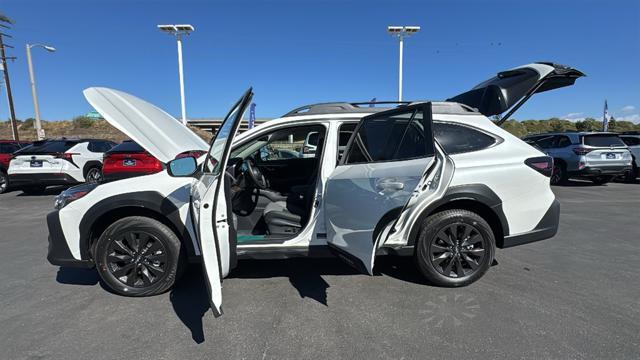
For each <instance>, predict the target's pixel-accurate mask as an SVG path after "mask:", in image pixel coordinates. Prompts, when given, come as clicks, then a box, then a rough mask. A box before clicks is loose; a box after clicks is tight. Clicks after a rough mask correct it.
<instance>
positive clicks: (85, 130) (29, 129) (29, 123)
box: [0, 116, 640, 142]
mask: <svg viewBox="0 0 640 360" xmlns="http://www.w3.org/2000/svg"><path fill="white" fill-rule="evenodd" d="M42 127H43V128H44V130H45V133H46V135H47V137H49V138H56V137H63V136H64V137H90V138H100V139H108V140H113V141H116V142H121V141H122V140H126V139H128V138H127V136H126V135H124V134H123V133H121V132H120V131H118V130H117V129H116V128H114V127H113V126H111V125H109V123H108V122H106V121H105V120H101V119H92V118H88V117H84V116H80V117H76V118H74V119H73V120H65V121H43V122H42ZM502 127H503V128H504V129H505V130H507V131H508V132H510V133H512V134H514V135H516V136H518V137H522V136H525V135H527V134H537V133H544V132H550V131H576V130H579V131H599V130H600V129H601V128H602V122H601V121H599V120H596V119H592V118H587V119H585V120H583V121H576V122H572V121H569V120H561V119H557V118H553V119H548V120H524V121H516V120H509V121H507V122H505V123H504V124H503V125H502ZM191 129H192V130H193V131H194V132H195V133H196V134H198V135H200V137H202V138H203V139H204V140H206V141H207V142H209V140H211V137H212V134H211V133H209V132H208V131H204V130H202V129H200V128H195V127H191ZM609 130H610V131H633V130H635V131H640V124H634V123H632V122H629V121H616V120H615V119H611V121H610V122H609ZM18 133H19V134H20V139H21V140H35V136H36V132H35V129H34V120H33V119H27V120H24V121H19V122H18ZM11 138H12V136H11V126H10V123H9V121H4V122H0V139H11Z"/></svg>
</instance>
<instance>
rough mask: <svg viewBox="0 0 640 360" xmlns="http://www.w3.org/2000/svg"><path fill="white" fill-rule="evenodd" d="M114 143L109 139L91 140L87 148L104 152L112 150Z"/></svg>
mask: <svg viewBox="0 0 640 360" xmlns="http://www.w3.org/2000/svg"><path fill="white" fill-rule="evenodd" d="M113 145H114V144H113V143H112V142H109V141H91V142H90V143H89V145H88V146H87V149H89V151H92V152H98V153H103V152H107V151H109V150H111V148H112V147H113Z"/></svg>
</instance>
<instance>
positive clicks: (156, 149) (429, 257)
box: [47, 64, 582, 315]
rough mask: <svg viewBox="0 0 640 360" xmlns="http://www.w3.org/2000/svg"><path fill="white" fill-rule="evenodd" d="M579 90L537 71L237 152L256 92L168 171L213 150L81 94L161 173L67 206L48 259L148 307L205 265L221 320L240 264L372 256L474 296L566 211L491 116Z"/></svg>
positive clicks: (255, 139) (130, 110)
mask: <svg viewBox="0 0 640 360" xmlns="http://www.w3.org/2000/svg"><path fill="white" fill-rule="evenodd" d="M580 76H582V73H580V72H578V71H576V70H573V69H569V68H566V67H562V66H558V65H554V64H530V65H526V66H523V67H519V68H516V69H513V70H509V71H506V72H502V73H499V74H498V76H496V77H494V78H492V79H490V80H488V81H487V82H484V83H482V85H481V86H480V87H476V88H474V89H473V90H471V91H470V92H467V93H464V94H462V95H459V96H457V97H456V98H455V99H456V100H455V101H445V102H415V103H410V104H402V105H401V106H398V107H396V108H392V109H386V110H385V109H376V108H369V107H367V108H364V107H359V106H355V105H353V104H349V103H335V104H320V105H311V106H307V107H305V109H304V111H294V112H290V113H288V114H286V115H285V116H283V117H282V118H279V119H275V120H271V121H268V122H266V123H264V124H262V125H260V126H258V127H256V128H254V129H252V130H250V131H247V132H245V133H243V134H241V135H239V136H237V137H236V136H235V135H236V131H237V129H238V127H239V125H240V122H241V119H242V116H243V113H244V111H245V109H246V107H247V106H248V105H249V103H250V102H251V99H252V96H253V93H252V92H251V90H249V91H247V92H246V93H245V94H244V96H242V98H241V99H240V100H239V101H238V102H237V103H236V104H235V105H234V106H233V108H232V109H231V111H230V112H229V113H228V115H227V116H226V118H225V120H224V122H223V123H222V125H221V126H220V128H219V130H218V132H217V135H216V137H215V139H214V140H213V141H212V144H211V146H210V147H209V152H208V154H207V155H206V156H202V157H201V158H199V159H197V160H196V159H194V158H190V157H181V158H177V159H176V156H177V155H179V154H180V153H183V152H186V151H190V150H201V149H205V148H206V147H207V145H206V144H205V143H204V142H203V141H202V140H201V139H200V138H199V137H197V136H196V135H195V134H194V133H192V132H191V131H189V130H188V129H187V128H186V127H183V126H182V125H181V124H180V123H179V122H177V121H176V120H175V118H173V117H172V116H170V115H168V114H167V113H165V112H164V111H162V110H160V109H158V108H157V107H155V106H153V105H151V104H149V103H146V102H144V101H143V100H140V99H138V98H136V97H134V96H131V95H128V94H125V93H122V92H119V91H116V90H110V89H106V88H90V89H87V90H85V96H86V97H87V99H88V101H89V102H90V103H91V105H93V107H94V108H95V109H96V110H98V111H99V112H100V113H101V114H103V115H104V116H105V118H106V119H107V120H108V121H109V122H110V123H111V124H113V125H114V126H116V127H117V128H118V129H120V130H121V131H123V132H125V133H126V134H127V135H128V136H130V137H131V138H132V139H133V140H134V141H136V142H137V143H138V144H140V145H141V146H143V147H144V148H145V149H146V150H147V151H149V152H150V153H151V154H152V155H153V156H155V157H156V158H157V159H159V160H160V161H162V162H163V163H166V164H167V169H166V170H165V171H163V172H161V173H157V174H153V175H148V176H142V177H138V178H132V179H125V180H121V181H115V182H112V183H108V184H102V185H99V186H95V185H92V186H88V185H83V186H80V187H77V188H72V189H70V190H68V191H66V192H64V193H63V194H61V195H60V196H59V198H58V199H57V201H56V208H57V210H56V211H54V212H52V213H50V214H49V215H48V218H47V221H48V226H49V232H50V236H49V242H50V245H49V255H48V259H49V261H50V262H51V263H52V264H56V265H67V266H93V265H95V266H96V267H97V269H98V272H99V274H100V276H101V278H102V279H103V280H104V283H105V284H106V285H107V286H108V287H109V288H111V289H112V290H113V291H115V292H116V293H119V294H124V295H130V296H144V295H152V294H157V293H160V292H163V291H166V290H167V289H169V288H170V287H171V286H172V285H173V284H174V282H175V280H176V278H177V277H178V276H179V274H180V270H181V269H182V268H183V266H182V265H183V264H184V262H185V260H187V259H189V258H198V257H201V261H202V264H203V266H204V269H205V275H206V279H207V285H208V289H209V290H210V294H209V295H210V300H211V306H212V309H213V311H214V313H215V314H217V315H219V314H221V304H222V294H221V291H222V288H221V282H222V279H223V278H224V277H225V276H227V274H229V272H230V270H231V269H233V268H234V267H235V266H236V264H237V262H236V259H237V258H238V257H248V258H260V259H264V258H285V257H292V256H325V255H328V254H333V255H335V256H338V257H340V258H342V259H343V260H344V261H346V262H347V263H349V264H350V265H352V266H354V267H355V268H357V269H360V270H361V271H363V272H365V273H368V274H372V271H373V267H374V264H375V258H376V256H377V255H380V254H397V255H403V256H413V257H414V258H415V260H416V261H417V264H418V267H419V270H420V271H421V273H422V274H423V275H424V276H425V277H426V278H427V279H428V280H429V281H431V282H432V283H434V284H437V285H442V286H463V285H467V284H470V283H472V282H474V281H476V280H477V279H479V278H480V277H481V276H482V275H483V274H484V273H485V272H486V271H487V270H488V268H489V267H490V265H491V264H492V262H493V259H494V256H495V248H496V247H498V248H507V247H510V246H515V245H520V244H525V243H529V242H533V241H538V240H542V239H547V238H550V237H552V236H554V235H555V233H556V231H557V228H558V220H559V211H560V208H559V204H558V202H557V201H556V200H555V197H554V194H553V193H552V192H551V189H550V185H549V176H550V175H551V171H552V168H553V163H552V159H551V158H549V157H547V156H544V154H542V153H541V152H540V151H538V150H536V149H534V148H532V147H531V146H529V145H527V144H526V143H525V142H523V141H521V140H520V139H518V138H517V137H515V136H513V135H511V134H509V133H508V132H506V131H504V130H502V129H501V128H500V127H498V126H496V124H495V123H493V122H492V121H491V120H489V119H488V118H487V116H492V115H496V114H500V113H503V112H505V111H506V110H507V109H509V108H512V107H518V106H520V105H521V104H522V102H524V100H526V99H527V98H528V97H530V96H531V94H533V93H535V92H539V91H544V90H548V89H551V88H556V87H561V86H566V85H570V84H572V83H573V82H574V81H575V79H576V78H578V77H580ZM471 106H473V108H472V107H471ZM346 131H351V132H353V134H352V136H351V137H350V139H349V141H348V143H347V144H346V147H345V145H344V143H343V142H342V141H340V138H341V137H343V136H342V134H344V133H345V132H346ZM313 132H317V133H318V143H317V144H318V145H317V148H316V152H315V156H314V157H278V156H277V154H278V153H279V150H280V149H286V150H288V151H301V149H302V146H303V145H304V142H305V139H306V138H307V136H308V134H310V133H313ZM274 154H275V155H274Z"/></svg>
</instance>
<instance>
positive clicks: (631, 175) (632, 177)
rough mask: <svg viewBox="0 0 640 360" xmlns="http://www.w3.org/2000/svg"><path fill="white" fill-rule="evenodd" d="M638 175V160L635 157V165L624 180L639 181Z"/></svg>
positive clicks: (628, 181) (629, 181)
mask: <svg viewBox="0 0 640 360" xmlns="http://www.w3.org/2000/svg"><path fill="white" fill-rule="evenodd" d="M638 175H640V173H638V167H637V166H636V161H635V159H633V167H632V168H631V170H630V171H629V172H627V173H626V174H625V176H624V177H623V179H624V182H627V183H635V182H636V181H637V180H636V178H637V177H638Z"/></svg>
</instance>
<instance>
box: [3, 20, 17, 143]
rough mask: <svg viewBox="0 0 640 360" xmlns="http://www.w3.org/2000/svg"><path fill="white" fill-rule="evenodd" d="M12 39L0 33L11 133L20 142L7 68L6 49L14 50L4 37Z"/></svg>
mask: <svg viewBox="0 0 640 360" xmlns="http://www.w3.org/2000/svg"><path fill="white" fill-rule="evenodd" d="M2 27H4V28H8V27H7V26H4V25H2ZM5 36H6V37H8V38H11V36H10V35H7V34H4V33H1V32H0V58H2V72H3V74H4V85H5V88H6V90H7V101H8V102H9V112H10V115H11V131H12V132H13V140H15V141H20V135H18V125H17V124H16V111H15V109H14V107H13V95H12V94H11V82H10V81H9V68H8V67H7V59H8V58H7V56H6V53H5V50H4V48H5V47H8V48H13V47H12V46H9V45H6V44H5V43H4V37H5ZM9 59H15V57H11V58H9Z"/></svg>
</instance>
